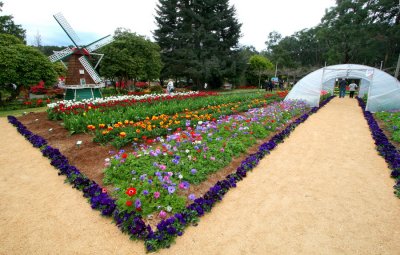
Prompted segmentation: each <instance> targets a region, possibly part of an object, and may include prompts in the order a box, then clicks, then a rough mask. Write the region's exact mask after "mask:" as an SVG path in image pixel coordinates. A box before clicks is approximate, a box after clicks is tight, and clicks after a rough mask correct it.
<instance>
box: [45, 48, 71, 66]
mask: <svg viewBox="0 0 400 255" xmlns="http://www.w3.org/2000/svg"><path fill="white" fill-rule="evenodd" d="M72 53H73V51H72V50H71V49H70V48H69V47H68V48H65V49H63V50H61V51H55V52H54V54H53V55H51V56H50V57H49V59H50V61H51V62H57V61H58V60H61V59H63V58H65V57H67V56H69V55H71V54H72Z"/></svg>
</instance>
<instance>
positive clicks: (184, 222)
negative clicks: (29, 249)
mask: <svg viewBox="0 0 400 255" xmlns="http://www.w3.org/2000/svg"><path fill="white" fill-rule="evenodd" d="M332 98H334V96H331V97H329V98H327V99H326V100H325V101H323V102H322V103H321V104H320V106H319V107H313V108H312V109H311V110H310V111H309V112H308V113H305V114H303V115H302V116H300V117H299V118H297V119H296V120H295V121H293V122H292V123H291V124H289V125H288V126H287V127H286V128H285V129H284V130H282V131H280V132H279V133H277V134H276V135H274V136H273V137H272V138H271V139H270V140H269V141H268V142H266V143H264V144H262V145H261V146H260V147H259V150H258V152H256V153H254V154H251V155H249V156H248V157H247V158H246V159H245V160H243V161H242V162H241V165H240V166H239V167H238V168H237V170H236V172H235V173H232V174H229V175H227V176H226V178H225V179H224V180H221V181H218V182H217V183H216V184H215V185H214V186H213V187H211V188H210V189H209V191H207V192H206V193H205V194H204V196H203V197H200V198H197V199H196V200H195V201H194V202H193V203H192V204H190V205H189V206H187V207H186V209H185V210H184V211H182V212H181V213H176V214H174V216H172V217H170V218H168V219H166V220H162V221H161V222H160V223H158V225H157V229H156V230H153V229H152V228H151V227H150V226H149V225H146V224H145V222H144V221H143V219H142V217H141V216H138V215H136V214H135V213H134V212H132V213H120V212H119V211H118V209H117V208H116V203H115V200H114V199H113V198H111V197H110V196H109V195H108V194H107V193H106V192H103V190H102V187H101V186H100V185H98V184H97V183H96V182H95V181H93V180H90V179H89V178H88V177H86V176H85V175H84V174H82V173H81V172H80V171H79V170H78V169H77V168H76V167H75V166H73V165H70V164H69V162H68V159H67V158H66V157H65V156H64V155H62V154H61V152H60V151H59V150H58V149H56V148H53V147H51V146H49V145H48V144H47V141H46V140H45V139H44V138H43V137H41V136H38V135H36V134H34V133H32V132H31V131H29V130H28V129H27V128H26V127H25V126H24V125H23V124H22V123H21V122H19V121H18V120H17V118H15V117H14V116H8V117H7V118H8V121H9V122H10V123H11V124H12V125H14V126H15V127H16V128H17V130H18V132H19V133H20V134H21V135H23V136H24V137H25V138H26V139H27V140H28V141H29V142H31V143H32V145H33V146H34V147H36V148H39V149H40V150H41V152H42V154H43V156H45V157H47V158H49V159H50V161H51V163H50V164H51V165H52V166H54V167H55V168H56V169H58V170H59V172H58V174H59V175H65V176H66V179H67V182H69V183H71V185H72V186H73V187H74V188H76V189H78V190H81V191H82V192H83V196H84V197H86V198H88V200H89V203H90V204H91V207H92V208H93V209H96V210H99V211H101V214H102V215H104V216H112V217H113V219H114V221H115V223H116V225H117V226H118V227H119V228H120V230H121V231H122V232H124V233H128V234H129V235H130V237H133V238H136V239H142V240H144V241H145V245H146V249H147V251H155V250H157V249H159V248H168V247H169V246H170V245H171V243H172V242H173V241H174V239H175V238H176V237H177V236H181V235H182V234H183V230H184V229H185V228H186V227H188V226H189V225H197V222H198V219H199V217H201V216H203V215H204V214H205V212H209V211H210V210H211V209H212V207H213V206H214V205H215V204H216V203H217V202H219V201H221V200H222V198H223V196H224V195H225V194H226V193H227V192H228V191H229V189H231V188H235V187H236V183H237V182H239V181H241V180H242V179H243V178H245V177H246V175H247V172H249V171H251V170H252V169H253V168H254V167H256V166H257V165H258V163H259V161H260V160H261V159H262V158H264V157H265V156H266V155H268V154H269V153H270V151H271V150H273V149H274V148H275V147H276V146H277V145H278V144H279V143H282V142H283V140H284V139H285V138H286V137H288V136H289V135H290V133H291V132H292V131H293V130H294V129H295V128H296V127H297V126H298V125H300V124H301V123H303V122H304V121H305V120H307V119H308V117H309V116H310V115H312V114H314V113H316V112H317V111H318V110H319V109H320V108H322V107H323V106H325V105H326V104H327V103H328V102H329V101H330V100H331V99H332ZM398 163H399V162H398Z"/></svg>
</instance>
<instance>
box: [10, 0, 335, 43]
mask: <svg viewBox="0 0 400 255" xmlns="http://www.w3.org/2000/svg"><path fill="white" fill-rule="evenodd" d="M3 2H4V6H3V13H2V14H3V15H4V14H11V15H13V16H14V21H15V23H16V24H21V25H22V26H23V27H24V28H25V29H26V30H27V41H28V43H32V42H33V38H34V36H35V35H36V34H37V32H39V33H40V35H41V37H42V43H43V44H44V45H54V44H57V45H67V44H70V42H69V39H68V38H67V36H66V35H65V34H64V32H63V31H62V30H61V28H60V26H59V25H58V24H57V22H56V21H55V20H54V18H53V14H56V13H58V12H62V13H63V14H64V16H65V18H66V19H67V20H68V22H69V23H70V24H71V26H72V27H73V28H74V30H75V31H76V33H77V34H78V36H79V37H80V38H81V40H82V41H83V43H90V42H91V41H93V40H95V39H96V38H100V37H102V36H105V35H108V34H112V33H113V32H114V30H115V29H116V28H117V27H125V28H129V29H131V31H133V32H136V33H138V34H140V35H145V36H147V37H150V38H151V37H152V31H154V29H155V28H156V25H155V20H154V16H155V15H156V12H155V8H156V4H157V3H158V1H157V0H113V1H94V0H86V1H84V0H69V1H54V0H53V1H51V0H35V1H26V0H3ZM230 3H231V4H234V5H235V7H236V10H237V18H238V20H239V22H240V23H242V24H243V25H242V35H243V37H242V38H241V39H240V43H241V44H245V45H253V46H255V47H256V48H257V49H258V50H261V49H263V48H264V47H265V45H264V41H266V39H267V36H268V33H269V32H272V31H274V30H275V31H278V32H280V33H281V34H282V35H284V36H286V35H291V34H292V33H294V32H295V31H299V30H301V29H303V28H309V27H313V26H315V25H317V24H318V23H319V22H320V20H321V18H322V16H323V15H324V11H325V9H326V8H328V7H331V6H333V5H334V4H335V0H318V1H317V0H303V1H298V0H279V1H277V0H231V1H230Z"/></svg>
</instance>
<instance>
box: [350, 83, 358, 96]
mask: <svg viewBox="0 0 400 255" xmlns="http://www.w3.org/2000/svg"><path fill="white" fill-rule="evenodd" d="M357 87H358V86H357V84H356V83H355V82H354V81H353V82H352V83H350V85H349V91H350V98H353V97H354V92H356V89H357Z"/></svg>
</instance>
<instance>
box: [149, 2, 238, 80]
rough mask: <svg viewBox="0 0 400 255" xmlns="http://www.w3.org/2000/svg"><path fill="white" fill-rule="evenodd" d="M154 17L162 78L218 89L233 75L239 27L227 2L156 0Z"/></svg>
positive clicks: (232, 8)
mask: <svg viewBox="0 0 400 255" xmlns="http://www.w3.org/2000/svg"><path fill="white" fill-rule="evenodd" d="M157 14H158V16H157V17H156V22H157V25H158V28H157V29H156V30H155V31H154V37H155V39H156V41H157V42H158V44H159V45H160V47H161V50H162V53H161V56H162V60H163V62H164V69H163V71H162V76H163V77H164V78H167V77H175V78H186V79H187V81H189V80H190V79H191V80H193V81H194V83H195V84H197V85H200V84H203V83H204V82H207V83H209V84H211V85H216V86H218V85H221V84H222V81H223V79H224V78H231V77H233V76H234V74H235V70H234V69H235V54H236V50H237V44H238V40H239V37H240V27H241V24H239V22H238V21H237V19H236V18H235V15H236V10H235V8H234V7H230V6H229V1H228V0H173V1H168V0H159V5H158V6H157Z"/></svg>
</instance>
